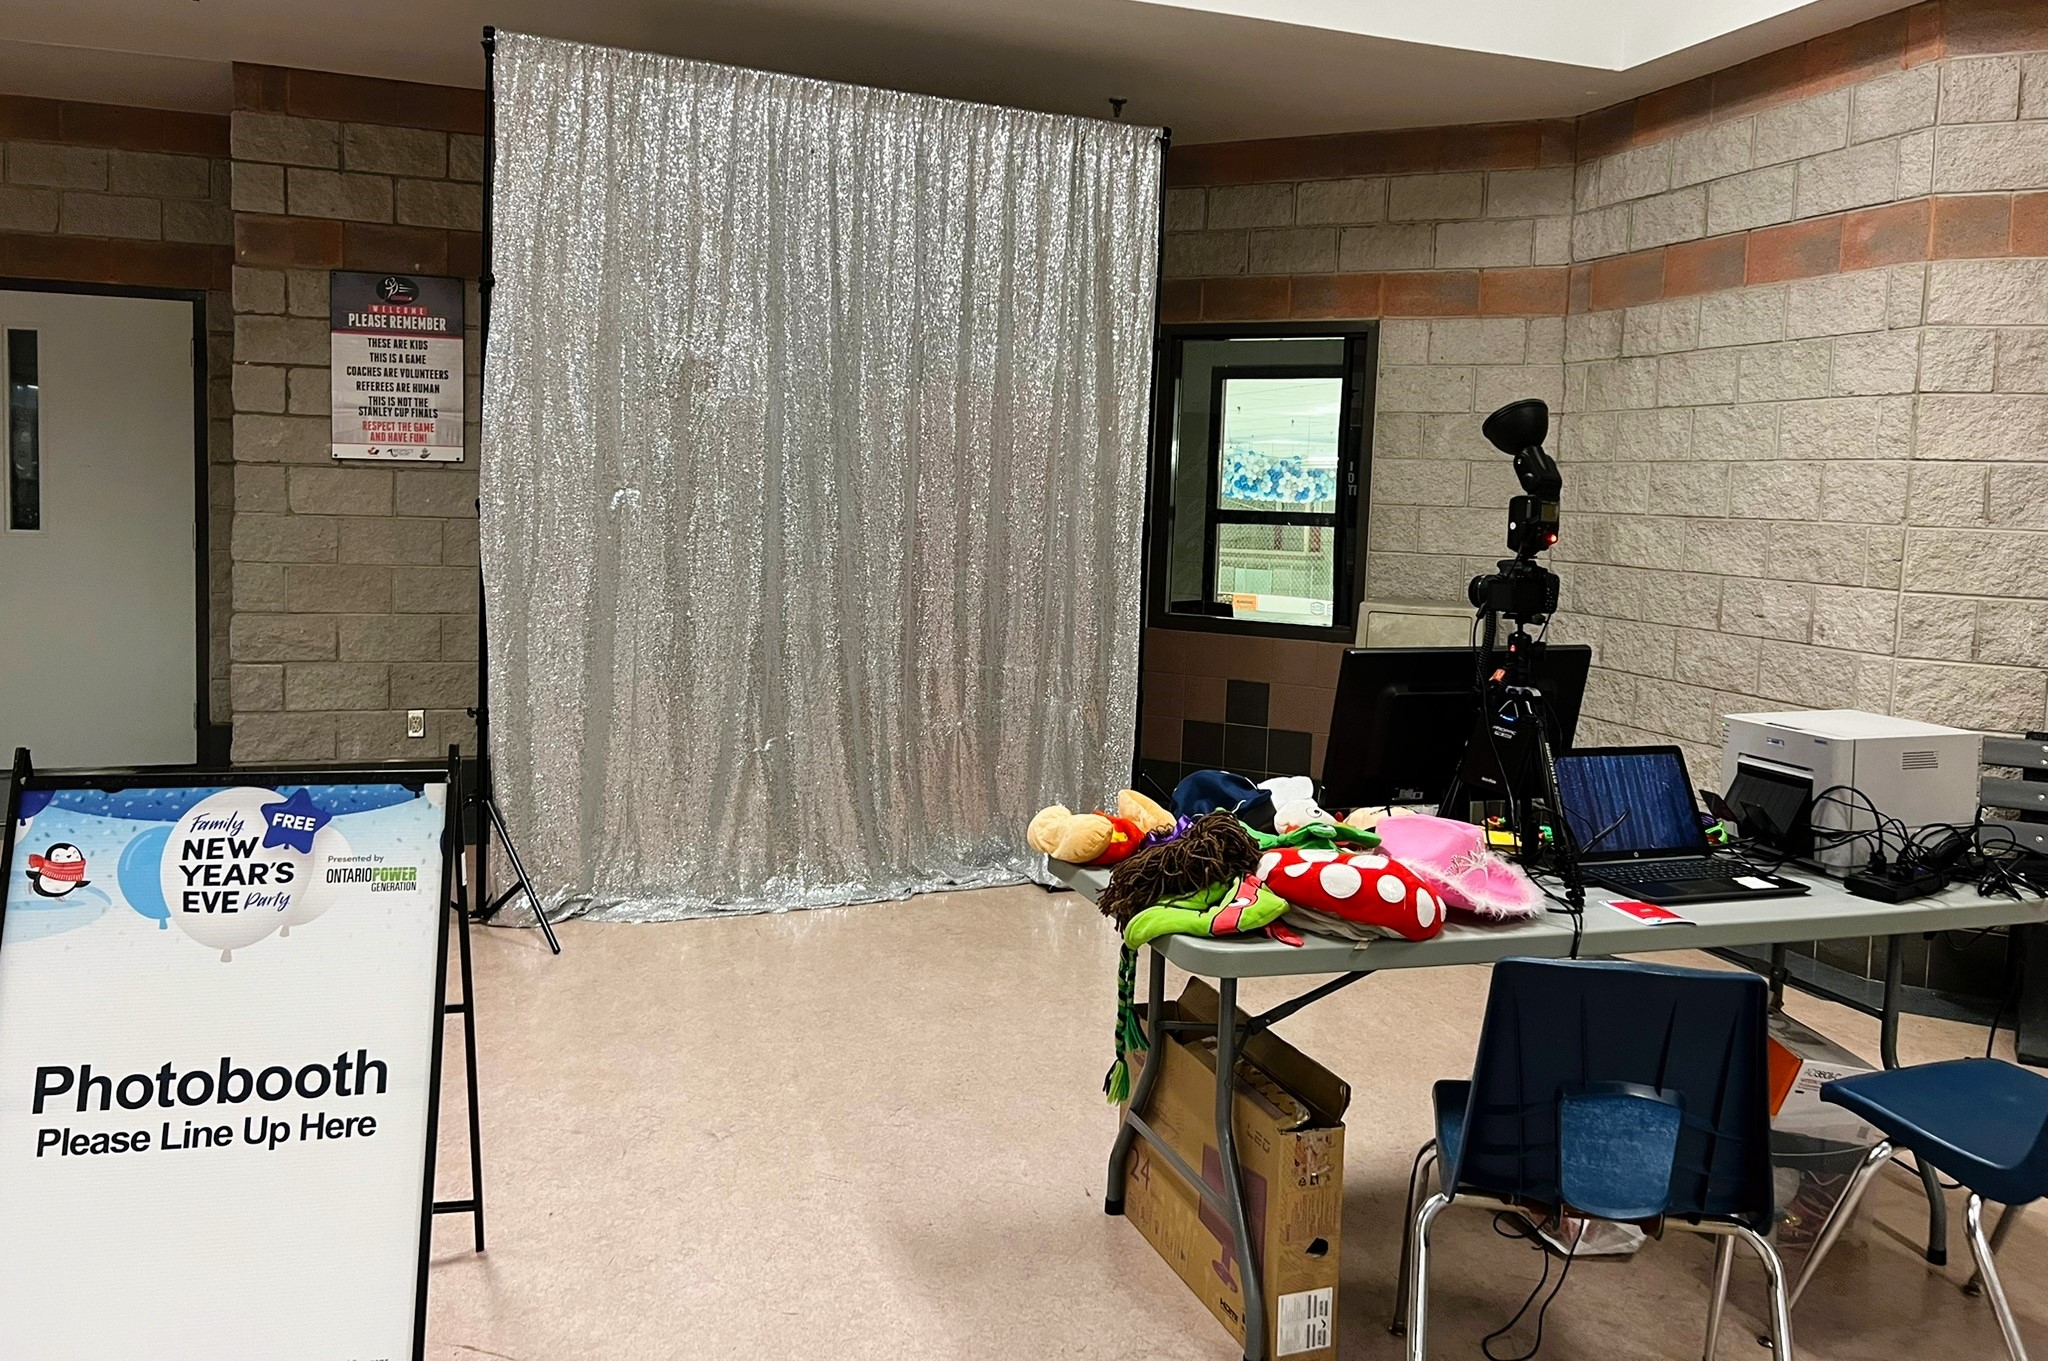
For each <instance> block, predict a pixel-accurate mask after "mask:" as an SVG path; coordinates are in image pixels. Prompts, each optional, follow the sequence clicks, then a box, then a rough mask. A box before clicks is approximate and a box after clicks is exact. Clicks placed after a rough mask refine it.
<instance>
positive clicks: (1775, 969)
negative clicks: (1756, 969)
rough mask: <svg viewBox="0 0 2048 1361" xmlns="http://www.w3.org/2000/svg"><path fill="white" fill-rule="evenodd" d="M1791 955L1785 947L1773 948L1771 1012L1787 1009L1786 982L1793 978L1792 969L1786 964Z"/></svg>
mask: <svg viewBox="0 0 2048 1361" xmlns="http://www.w3.org/2000/svg"><path fill="white" fill-rule="evenodd" d="M1788 953H1790V952H1789V950H1788V949H1787V948H1786V947H1785V946H1783V945H1773V946H1772V947H1771V1010H1772V1011H1783V1010H1784V1009H1785V980H1786V979H1787V978H1788V977H1790V976H1791V972H1792V971H1791V968H1790V966H1789V965H1787V964H1786V962H1785V957H1786V955H1787V954H1788Z"/></svg>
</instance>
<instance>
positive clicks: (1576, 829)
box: [1557, 747, 1707, 860]
mask: <svg viewBox="0 0 2048 1361" xmlns="http://www.w3.org/2000/svg"><path fill="white" fill-rule="evenodd" d="M1557 787H1558V793H1559V794H1561V795H1563V797H1564V807H1565V816H1566V817H1567V818H1569V819H1570V820H1571V824H1572V832H1573V833H1574V835H1575V836H1576V838H1577V840H1578V843H1579V854H1580V855H1581V856H1583V857H1584V858H1585V859H1587V860H1624V859H1637V858H1641V857H1644V856H1653V855H1704V854H1706V851H1707V842H1706V837H1705V835H1704V834H1703V833H1702V832H1701V831H1700V819H1699V813H1698V811H1697V810H1696V808H1695V806H1694V804H1693V795H1692V784H1691V782H1690V781H1689V780H1688V779H1687V778H1686V773H1685V758H1684V757H1683V756H1682V755H1680V754H1679V751H1678V748H1676V747H1612V748H1601V749H1594V750H1591V751H1580V752H1571V753H1568V754H1566V755H1563V756H1559V757H1558V758H1557Z"/></svg>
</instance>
